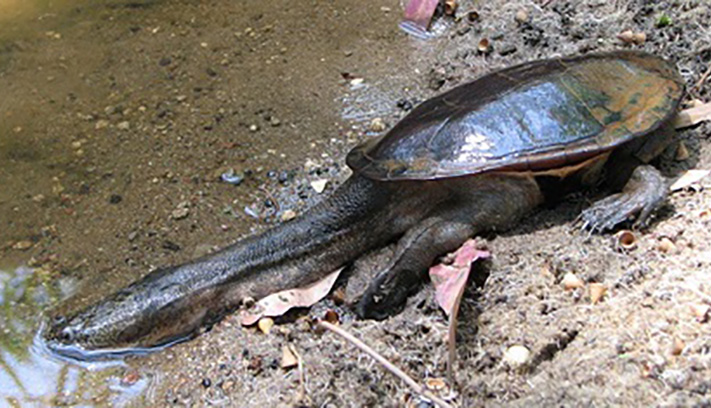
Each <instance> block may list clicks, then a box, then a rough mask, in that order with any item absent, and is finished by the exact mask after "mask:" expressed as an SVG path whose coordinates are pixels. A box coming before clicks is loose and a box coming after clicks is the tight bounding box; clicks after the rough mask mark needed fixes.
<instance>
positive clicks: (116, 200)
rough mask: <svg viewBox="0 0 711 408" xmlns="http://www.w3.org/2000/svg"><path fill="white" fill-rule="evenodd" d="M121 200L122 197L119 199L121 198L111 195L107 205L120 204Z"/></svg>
mask: <svg viewBox="0 0 711 408" xmlns="http://www.w3.org/2000/svg"><path fill="white" fill-rule="evenodd" d="M122 200H123V197H121V196H120V195H118V194H111V196H110V197H109V203H110V204H118V203H120V202H121V201H122Z"/></svg>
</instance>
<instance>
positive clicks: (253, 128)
mask: <svg viewBox="0 0 711 408" xmlns="http://www.w3.org/2000/svg"><path fill="white" fill-rule="evenodd" d="M258 130H259V126H258V125H256V124H255V125H249V131H250V132H256V131H258Z"/></svg>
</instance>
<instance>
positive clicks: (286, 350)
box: [281, 346, 299, 369]
mask: <svg viewBox="0 0 711 408" xmlns="http://www.w3.org/2000/svg"><path fill="white" fill-rule="evenodd" d="M297 365H299V359H298V358H297V357H296V356H295V355H294V353H293V352H292V351H291V348H290V347H289V346H283V347H282V348H281V368H283V369H287V368H292V367H296V366H297Z"/></svg>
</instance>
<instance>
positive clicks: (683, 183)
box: [669, 170, 711, 191]
mask: <svg viewBox="0 0 711 408" xmlns="http://www.w3.org/2000/svg"><path fill="white" fill-rule="evenodd" d="M709 174H711V170H687V171H686V173H684V174H683V175H682V176H681V177H679V179H677V180H676V181H675V182H674V184H672V185H671V187H669V189H670V190H671V191H679V190H683V189H685V188H687V187H689V186H690V185H692V184H696V183H698V182H699V181H701V179H703V178H704V177H706V176H708V175H709Z"/></svg>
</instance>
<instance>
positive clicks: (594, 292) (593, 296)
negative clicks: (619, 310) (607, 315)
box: [590, 283, 607, 305]
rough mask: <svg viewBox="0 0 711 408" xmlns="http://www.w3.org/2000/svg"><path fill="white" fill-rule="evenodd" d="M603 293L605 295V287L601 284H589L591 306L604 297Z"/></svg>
mask: <svg viewBox="0 0 711 408" xmlns="http://www.w3.org/2000/svg"><path fill="white" fill-rule="evenodd" d="M605 293H607V287H606V286H605V285H603V284H602V283H591V284H590V302H592V304H593V305H594V304H596V303H597V302H599V301H600V300H601V299H602V297H603V296H605Z"/></svg>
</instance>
